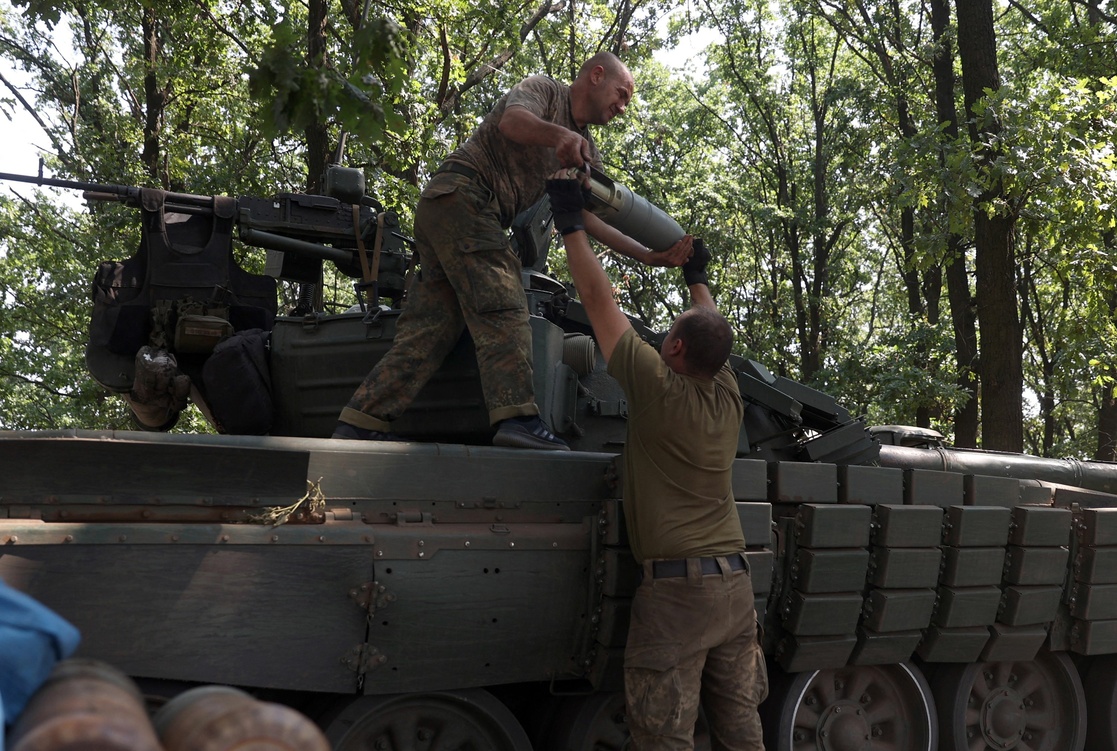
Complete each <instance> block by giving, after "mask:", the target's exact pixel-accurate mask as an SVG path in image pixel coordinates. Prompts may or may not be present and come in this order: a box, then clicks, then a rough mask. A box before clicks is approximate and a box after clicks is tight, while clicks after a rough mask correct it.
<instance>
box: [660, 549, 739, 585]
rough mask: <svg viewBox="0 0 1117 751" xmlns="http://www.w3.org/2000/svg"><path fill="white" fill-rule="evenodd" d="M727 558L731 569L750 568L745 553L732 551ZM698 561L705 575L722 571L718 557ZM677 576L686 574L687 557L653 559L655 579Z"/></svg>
mask: <svg viewBox="0 0 1117 751" xmlns="http://www.w3.org/2000/svg"><path fill="white" fill-rule="evenodd" d="M725 560H726V562H728V563H729V570H730V571H747V570H748V566H747V565H746V564H745V554H744V553H732V554H730V555H727V556H725ZM698 562H699V563H700V564H701V565H702V574H703V575H707V574H720V573H721V566H719V565H718V561H717V558H699V559H698ZM676 576H686V559H685V558H683V559H680V560H677V561H652V578H653V579H669V578H672V577H676Z"/></svg>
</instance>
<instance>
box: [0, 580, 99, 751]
mask: <svg viewBox="0 0 1117 751" xmlns="http://www.w3.org/2000/svg"><path fill="white" fill-rule="evenodd" d="M80 641H81V634H80V633H79V632H78V630H77V629H76V628H74V627H73V626H72V625H71V624H70V623H69V622H68V621H66V620H65V619H63V618H62V617H61V616H59V615H58V614H57V613H55V612H54V611H53V610H50V609H49V608H47V607H46V606H45V605H42V604H41V603H39V602H37V601H36V600H34V599H32V598H30V597H28V596H27V595H25V594H23V593H22V592H19V591H17V590H15V589H12V588H11V587H9V586H8V585H7V584H5V583H4V582H3V581H0V716H2V717H3V719H4V720H5V721H6V723H7V724H8V725H11V724H12V723H14V722H15V720H16V718H17V717H19V713H20V712H22V711H23V707H24V705H26V704H27V700H28V699H30V698H31V694H33V693H35V690H36V689H37V688H38V687H39V686H40V685H42V683H43V681H45V680H46V678H47V676H48V675H50V671H51V670H52V669H53V668H54V665H55V663H56V662H58V661H59V660H64V659H66V658H67V657H69V656H70V655H72V654H73V653H74V650H75V649H77V648H78V642H80ZM2 727H3V723H0V728H2ZM0 743H2V741H0ZM0 751H3V749H2V748H0Z"/></svg>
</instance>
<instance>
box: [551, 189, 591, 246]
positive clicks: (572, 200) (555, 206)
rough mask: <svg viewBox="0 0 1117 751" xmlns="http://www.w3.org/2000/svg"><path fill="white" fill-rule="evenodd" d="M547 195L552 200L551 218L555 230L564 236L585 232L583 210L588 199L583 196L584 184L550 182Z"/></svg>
mask: <svg viewBox="0 0 1117 751" xmlns="http://www.w3.org/2000/svg"><path fill="white" fill-rule="evenodd" d="M547 195H548V196H549V197H550V199H551V216H553V217H554V220H555V229H557V230H558V231H559V232H561V233H562V234H564V235H568V234H570V233H571V232H577V231H578V230H584V229H585V228H586V225H585V224H584V223H583V222H582V209H583V208H585V205H586V199H585V196H584V195H583V194H582V184H581V183H580V182H578V181H577V180H548V181H547Z"/></svg>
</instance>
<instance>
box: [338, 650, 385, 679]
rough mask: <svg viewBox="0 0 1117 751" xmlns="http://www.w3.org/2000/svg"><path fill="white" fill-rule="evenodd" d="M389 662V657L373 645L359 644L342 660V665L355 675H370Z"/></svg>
mask: <svg viewBox="0 0 1117 751" xmlns="http://www.w3.org/2000/svg"><path fill="white" fill-rule="evenodd" d="M387 661H388V655H386V654H382V653H381V652H380V650H379V649H378V648H377V647H374V646H372V645H371V644H358V645H357V646H355V647H353V648H352V649H350V650H349V651H348V652H346V653H345V656H344V657H342V658H341V664H342V665H344V666H345V667H347V668H349V669H350V670H352V671H353V672H354V673H369V672H371V671H373V670H375V669H376V668H378V667H380V666H381V665H383V664H384V663H386V662H387Z"/></svg>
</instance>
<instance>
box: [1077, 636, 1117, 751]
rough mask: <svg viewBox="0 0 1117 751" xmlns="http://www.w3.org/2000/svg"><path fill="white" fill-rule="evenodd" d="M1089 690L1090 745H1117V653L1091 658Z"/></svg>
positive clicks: (1087, 678) (1086, 683)
mask: <svg viewBox="0 0 1117 751" xmlns="http://www.w3.org/2000/svg"><path fill="white" fill-rule="evenodd" d="M1088 664H1089V667H1088V668H1087V669H1086V674H1085V675H1084V676H1083V678H1082V687H1083V688H1084V689H1085V691H1086V748H1117V655H1098V656H1096V657H1091V658H1090V661H1089V663H1088Z"/></svg>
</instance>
